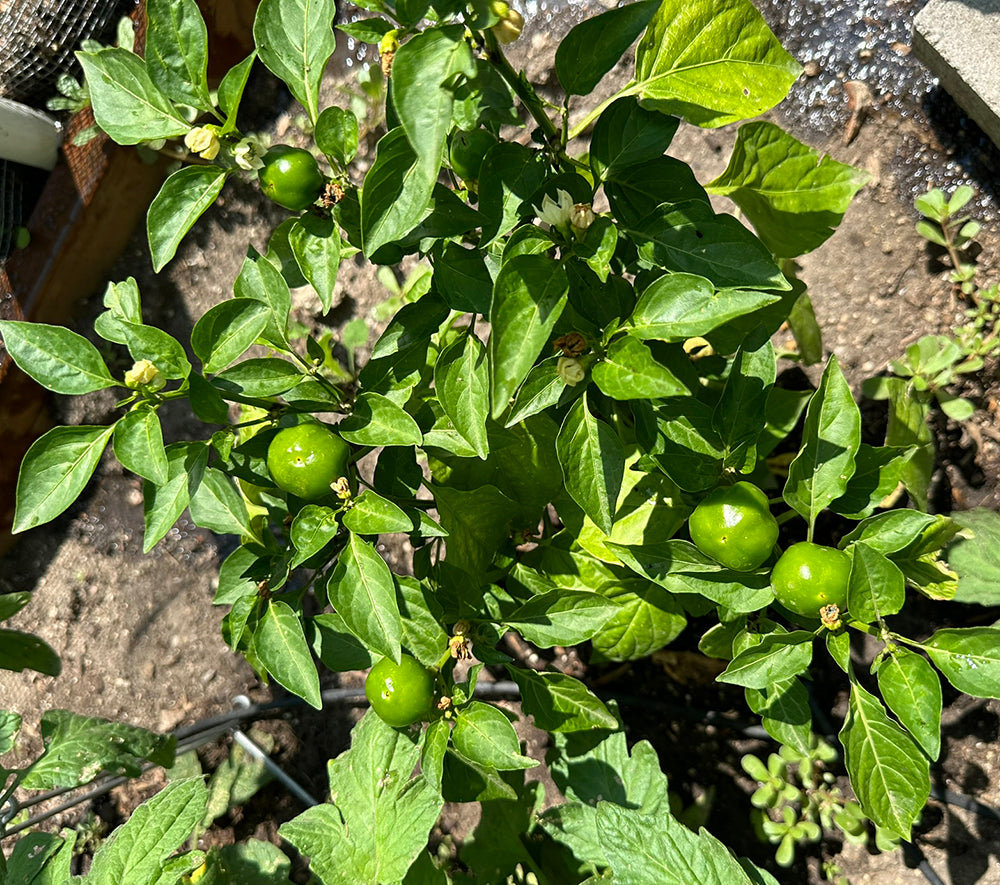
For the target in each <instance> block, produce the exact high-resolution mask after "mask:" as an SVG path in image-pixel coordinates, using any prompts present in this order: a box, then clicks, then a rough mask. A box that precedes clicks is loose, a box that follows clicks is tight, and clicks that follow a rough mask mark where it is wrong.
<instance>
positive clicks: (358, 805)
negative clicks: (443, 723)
mask: <svg viewBox="0 0 1000 885" xmlns="http://www.w3.org/2000/svg"><path fill="white" fill-rule="evenodd" d="M419 757H420V750H419V748H418V746H417V744H416V743H415V742H413V741H412V740H411V739H410V737H409V736H408V735H406V734H405V733H403V732H402V731H397V730H396V729H393V728H390V727H389V726H388V725H386V724H385V723H384V722H382V720H381V719H379V718H378V716H376V715H375V713H373V712H371V711H369V712H368V713H367V714H366V715H365V717H364V718H363V719H362V720H361V722H359V723H358V724H357V725H356V726H355V727H354V730H353V731H352V732H351V748H350V749H349V750H347V751H346V752H344V753H342V754H341V755H340V756H338V757H337V758H336V759H333V760H331V761H330V763H329V767H328V772H329V777H330V795H331V797H332V800H331V803H329V804H323V805H317V806H316V807H314V808H310V809H309V810H307V811H305V812H304V813H303V814H300V815H299V816H298V817H296V818H293V819H292V820H290V821H288V822H287V823H285V824H282V825H281V828H280V830H279V835H280V836H281V837H282V838H284V839H287V840H288V841H289V842H291V843H292V845H294V846H295V847H296V848H297V849H298V850H299V851H300V852H302V854H304V855H307V856H308V857H309V863H310V868H311V870H312V871H313V873H315V874H316V875H317V876H318V877H319V878H320V880H321V881H322V882H323V883H324V885H382V883H384V882H399V881H400V880H402V878H403V877H404V876H405V875H406V872H407V870H409V868H410V866H411V864H412V863H413V861H414V860H415V859H416V857H417V856H418V854H420V852H422V851H424V850H425V847H426V845H427V838H428V836H429V834H430V831H431V828H432V827H433V826H434V823H435V821H436V820H437V818H438V814H439V813H440V811H441V807H442V804H443V802H442V799H441V796H440V794H439V793H438V791H437V790H436V789H435V788H434V787H433V786H432V785H431V784H430V783H429V782H428V781H427V779H426V777H425V776H424V775H417V776H416V777H411V776H410V775H411V773H412V772H413V770H414V768H415V767H416V765H417V761H418V759H419Z"/></svg>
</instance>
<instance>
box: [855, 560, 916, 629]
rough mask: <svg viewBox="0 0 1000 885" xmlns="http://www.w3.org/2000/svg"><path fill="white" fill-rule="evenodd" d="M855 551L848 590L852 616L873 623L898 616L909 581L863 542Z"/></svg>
mask: <svg viewBox="0 0 1000 885" xmlns="http://www.w3.org/2000/svg"><path fill="white" fill-rule="evenodd" d="M852 550H853V551H854V565H853V567H852V568H851V581H850V584H849V585H848V588H847V608H848V610H849V611H850V613H851V617H853V618H856V619H857V620H859V621H862V622H864V623H866V624H873V623H875V622H877V621H880V620H881V619H882V618H885V617H888V616H889V615H894V614H896V612H898V611H899V610H900V609H901V608H902V607H903V603H904V602H905V601H906V586H905V584H906V582H905V581H904V579H903V573H902V572H901V571H900V569H899V566H898V565H896V564H895V563H894V562H893V561H892V560H891V559H888V558H887V557H886V556H884V555H883V554H881V553H879V552H878V551H877V550H875V549H873V548H872V547H870V546H869V545H868V544H866V543H865V542H864V541H861V542H859V543H857V544H855V545H854V546H853V547H852Z"/></svg>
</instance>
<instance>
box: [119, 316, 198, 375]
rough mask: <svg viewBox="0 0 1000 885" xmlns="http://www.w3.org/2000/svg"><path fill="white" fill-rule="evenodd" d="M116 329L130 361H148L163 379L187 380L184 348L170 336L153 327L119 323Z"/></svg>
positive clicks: (188, 363)
mask: <svg viewBox="0 0 1000 885" xmlns="http://www.w3.org/2000/svg"><path fill="white" fill-rule="evenodd" d="M118 328H119V330H120V331H121V332H122V337H123V338H124V341H123V342H122V343H123V344H126V345H127V346H128V349H129V353H130V354H132V359H134V360H136V361H139V360H149V361H150V362H151V363H152V364H153V365H154V366H156V368H157V369H159V370H160V374H161V375H163V377H164V378H170V379H178V378H187V377H188V373H189V372H190V371H191V363H190V362H188V358H187V354H186V353H185V352H184V347H183V346H182V345H181V343H180V342H179V341H178V340H177V339H176V338H174V337H173V336H172V335H168V334H167V333H166V332H164V331H163V330H162V329H157V328H156V327H155V326H143V325H139V324H138V323H129V322H123V321H122V322H119V323H118Z"/></svg>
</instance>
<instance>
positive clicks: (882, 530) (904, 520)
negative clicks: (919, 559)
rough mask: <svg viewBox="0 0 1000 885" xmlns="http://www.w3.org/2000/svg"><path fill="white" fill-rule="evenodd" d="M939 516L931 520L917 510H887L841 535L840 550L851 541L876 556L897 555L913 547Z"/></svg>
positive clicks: (934, 524)
mask: <svg viewBox="0 0 1000 885" xmlns="http://www.w3.org/2000/svg"><path fill="white" fill-rule="evenodd" d="M939 519H943V517H934V516H931V515H930V514H927V513H921V512H920V511H918V510H905V509H898V510H890V511H888V512H886V513H879V514H876V515H875V516H870V517H869V518H868V519H865V520H863V521H862V522H861V524H860V525H858V526H857V528H855V529H854V530H853V531H851V532H849V533H848V534H847V535H845V536H844V538H843V539H842V541H841V543H840V547H841V549H843V548H844V547H846V546H847V545H848V544H850V543H851V542H853V541H864V542H865V543H866V544H868V545H869V546H871V547H872V548H873V549H875V550H877V551H879V553H885V554H887V555H888V554H890V553H898V552H899V551H901V550H904V549H906V548H907V547H910V546H911V545H916V544H917V543H918V542H919V540H920V538H921V536H922V535H923V534H924V533H925V532H928V531H931V530H933V529H934V528H935V527H936V523H937V521H938V520H939Z"/></svg>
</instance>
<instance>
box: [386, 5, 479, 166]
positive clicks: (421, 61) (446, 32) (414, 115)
mask: <svg viewBox="0 0 1000 885" xmlns="http://www.w3.org/2000/svg"><path fill="white" fill-rule="evenodd" d="M475 72H476V68H475V65H474V63H473V60H472V50H471V49H470V48H469V44H468V43H467V42H466V41H465V28H464V27H463V26H462V25H446V26H442V27H436V28H427V29H426V30H424V31H420V32H418V33H417V34H416V35H415V36H414V37H412V38H411V39H409V40H407V41H406V42H405V43H404V44H403V45H402V46H400V47H399V50H398V51H397V52H396V55H395V57H394V58H393V61H392V101H393V107H394V108H395V111H396V113H397V114H398V115H399V121H400V123H401V124H402V126H403V129H404V130H405V131H406V137H407V139H409V142H410V146H411V147H412V148H413V150H414V152H415V153H416V155H417V160H418V162H419V164H420V167H421V171H422V173H423V174H424V175H426V176H427V177H429V178H435V179H436V178H437V174H438V170H439V169H440V168H441V158H442V152H443V150H444V143H445V136H446V135H447V134H448V129H449V128H450V127H451V108H452V103H453V102H454V88H455V82H456V80H457V79H458V78H459V77H460V76H463V75H464V76H465V77H472V76H474V75H475Z"/></svg>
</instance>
